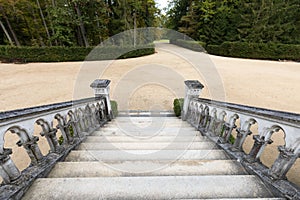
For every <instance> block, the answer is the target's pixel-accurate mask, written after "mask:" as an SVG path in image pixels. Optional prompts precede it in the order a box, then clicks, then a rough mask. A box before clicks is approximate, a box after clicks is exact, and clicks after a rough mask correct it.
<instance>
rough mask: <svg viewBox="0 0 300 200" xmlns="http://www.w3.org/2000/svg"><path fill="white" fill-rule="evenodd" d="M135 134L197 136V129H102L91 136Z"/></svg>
mask: <svg viewBox="0 0 300 200" xmlns="http://www.w3.org/2000/svg"><path fill="white" fill-rule="evenodd" d="M114 135H118V136H136V137H147V136H148V137H151V136H152V137H153V136H199V135H201V134H200V132H199V131H194V130H184V129H179V130H178V129H174V130H150V129H149V130H118V129H115V130H113V129H111V130H109V129H103V130H101V131H95V132H94V133H92V134H91V136H114Z"/></svg>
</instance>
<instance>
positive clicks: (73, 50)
mask: <svg viewBox="0 0 300 200" xmlns="http://www.w3.org/2000/svg"><path fill="white" fill-rule="evenodd" d="M123 52H128V53H125V54H124V55H122V53H123ZM154 52H155V47H154V45H153V44H150V45H144V46H138V47H133V46H129V47H118V46H111V47H88V48H85V47H61V46H59V47H13V46H0V60H1V61H2V62H10V63H11V62H14V63H16V62H17V63H27V62H66V61H84V60H85V59H86V60H90V61H92V60H110V59H115V58H119V59H122V58H132V57H139V56H144V55H149V54H153V53H154ZM90 53H91V54H90ZM120 55H122V56H120Z"/></svg>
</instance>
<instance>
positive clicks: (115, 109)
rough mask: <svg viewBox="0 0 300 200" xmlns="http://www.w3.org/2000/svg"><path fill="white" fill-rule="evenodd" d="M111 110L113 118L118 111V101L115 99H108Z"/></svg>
mask: <svg viewBox="0 0 300 200" xmlns="http://www.w3.org/2000/svg"><path fill="white" fill-rule="evenodd" d="M110 105H111V110H112V113H113V118H116V117H117V116H118V114H119V112H118V103H117V102H116V101H110Z"/></svg>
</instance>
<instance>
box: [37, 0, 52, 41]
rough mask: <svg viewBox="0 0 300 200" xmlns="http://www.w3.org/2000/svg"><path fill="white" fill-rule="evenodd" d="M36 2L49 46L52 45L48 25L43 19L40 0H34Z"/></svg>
mask: <svg viewBox="0 0 300 200" xmlns="http://www.w3.org/2000/svg"><path fill="white" fill-rule="evenodd" d="M36 4H37V6H38V8H39V10H40V15H41V18H42V21H43V24H44V27H45V30H46V33H47V36H48V40H49V44H50V46H52V43H51V36H50V33H49V30H48V27H47V24H46V20H45V17H44V14H43V11H42V8H41V4H40V1H39V0H36Z"/></svg>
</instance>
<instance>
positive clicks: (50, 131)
mask: <svg viewBox="0 0 300 200" xmlns="http://www.w3.org/2000/svg"><path fill="white" fill-rule="evenodd" d="M37 124H38V125H40V126H41V127H42V129H43V131H42V132H41V133H40V135H41V136H42V137H45V138H46V139H47V142H48V144H49V147H50V152H52V153H60V152H61V151H62V148H61V147H60V146H59V144H58V141H57V137H56V133H57V129H55V128H52V126H49V124H48V123H47V122H44V121H42V120H38V121H37Z"/></svg>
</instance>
